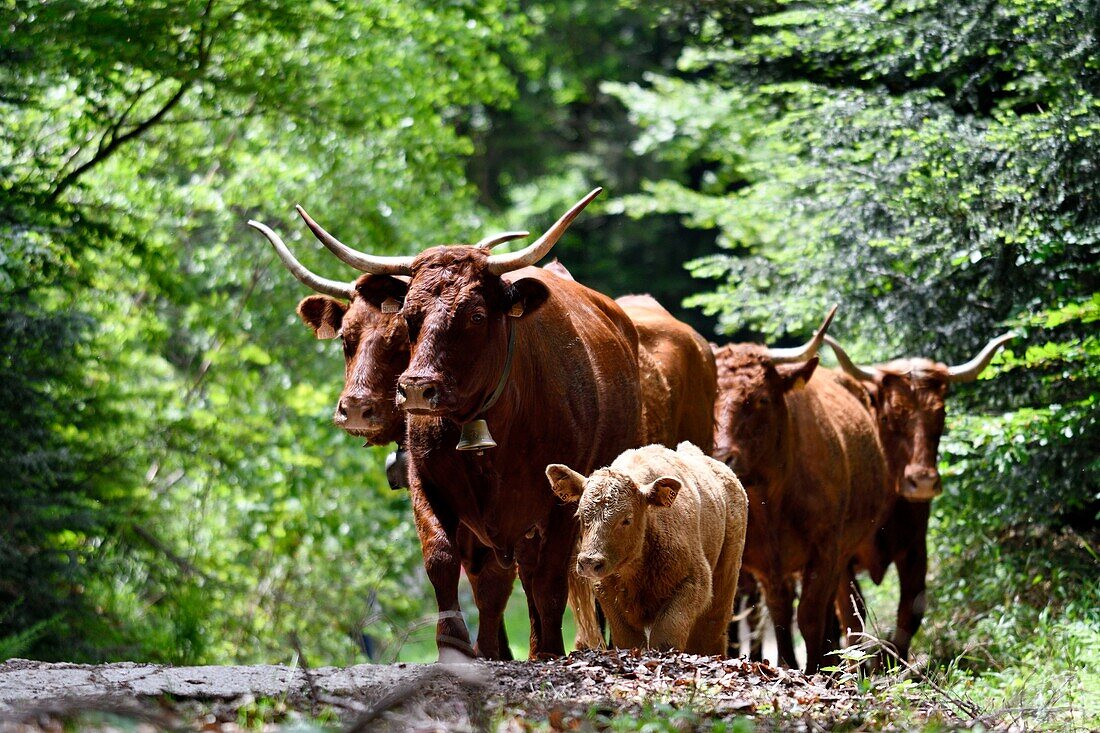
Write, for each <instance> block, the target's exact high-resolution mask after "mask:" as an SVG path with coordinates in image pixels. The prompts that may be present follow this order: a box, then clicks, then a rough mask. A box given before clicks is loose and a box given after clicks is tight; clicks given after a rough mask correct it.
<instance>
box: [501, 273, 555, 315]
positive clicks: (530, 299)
mask: <svg viewBox="0 0 1100 733" xmlns="http://www.w3.org/2000/svg"><path fill="white" fill-rule="evenodd" d="M506 297H507V298H508V315H510V316H511V317H512V318H523V317H524V316H529V315H531V314H532V313H534V312H535V311H537V310H538V309H539V306H541V305H542V304H543V303H545V302H546V299H547V298H549V297H550V291H549V290H547V288H546V286H545V285H543V284H542V283H541V282H539V281H538V280H536V279H534V278H531V277H525V278H523V279H521V280H516V281H515V282H514V283H512V285H511V286H510V287H509V288H508V290H507V292H506Z"/></svg>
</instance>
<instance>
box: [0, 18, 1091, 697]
mask: <svg viewBox="0 0 1100 733" xmlns="http://www.w3.org/2000/svg"><path fill="white" fill-rule="evenodd" d="M0 8H2V9H3V14H4V21H3V23H2V24H0V115H2V117H0V421H2V423H0V512H2V515H0V528H2V532H0V658H3V657H8V656H13V655H22V656H32V657H37V658H44V659H66V660H74V661H86V660H121V659H128V660H150V661H162V662H174V663H227V662H257V661H264V662H275V661H284V660H289V659H291V658H292V657H293V655H294V654H295V653H296V652H295V650H294V649H293V648H292V645H291V643H290V641H289V640H290V639H291V638H292V637H295V638H297V639H299V640H300V647H301V652H302V653H303V654H305V655H306V657H307V658H308V660H309V661H310V663H311V664H346V663H352V662H359V661H365V660H366V659H368V655H367V652H368V651H370V652H371V653H372V654H373V655H374V658H375V659H379V660H383V661H385V660H387V659H392V658H395V656H396V655H398V654H400V655H401V656H402V658H405V659H423V658H431V656H432V651H431V646H430V636H431V634H430V630H429V629H428V627H426V626H424V625H423V624H425V623H427V624H430V619H431V613H432V610H433V608H432V606H433V604H432V602H431V601H430V593H429V592H428V584H427V582H426V581H425V579H424V578H423V576H422V572H421V570H420V565H419V548H418V545H417V540H416V535H415V532H414V531H413V530H412V527H411V521H410V512H409V507H408V501H407V498H406V496H405V494H404V493H403V492H393V491H390V490H389V489H388V488H386V485H385V481H384V477H383V474H382V461H383V456H384V454H385V453H386V450H385V449H368V448H361V447H359V444H358V442H357V441H356V440H355V439H353V438H350V437H348V436H346V435H344V434H343V433H342V432H340V431H339V430H337V429H336V428H335V427H333V426H332V425H331V424H330V422H329V416H330V413H331V410H332V406H333V405H334V403H335V399H336V396H337V394H338V393H339V389H340V386H341V375H342V372H341V367H340V360H341V357H340V353H339V347H338V346H336V345H334V344H333V343H332V342H317V341H314V340H312V338H311V336H310V334H309V332H308V331H307V330H306V329H305V328H304V327H303V326H301V324H299V323H298V322H297V318H296V317H295V315H294V312H293V311H294V306H295V304H296V302H297V300H298V299H299V298H300V297H302V296H303V295H304V294H305V292H304V290H303V288H301V287H300V286H299V284H298V283H297V282H296V281H294V279H293V278H292V277H290V276H289V274H288V273H286V272H285V271H284V270H283V269H282V267H281V265H280V264H279V263H278V261H277V260H276V259H275V258H274V256H273V254H272V253H271V251H270V249H269V248H268V246H267V245H266V243H265V242H263V240H262V239H261V238H259V237H258V236H257V235H256V234H255V232H252V231H251V230H248V229H247V228H246V226H245V221H247V220H248V219H249V218H255V219H259V220H261V221H265V222H267V223H268V224H270V225H272V226H274V227H275V228H276V229H277V230H279V231H280V232H281V233H282V234H283V236H284V238H286V239H287V241H288V243H289V244H290V245H291V246H292V248H293V249H294V250H295V251H296V252H297V253H298V255H299V256H300V257H301V258H302V259H303V261H305V263H306V264H307V265H308V266H310V267H311V268H312V269H314V270H315V271H317V272H319V273H321V274H325V275H327V276H329V277H336V278H347V279H350V278H351V276H352V273H351V272H348V271H346V270H345V269H344V267H343V266H342V265H340V263H338V262H336V261H335V260H334V259H333V258H331V257H330V256H327V253H324V252H321V251H319V249H320V248H319V247H318V246H317V245H316V244H315V242H313V240H312V239H311V238H310V237H309V236H307V235H306V231H305V228H304V226H302V225H301V223H300V222H299V221H297V220H296V218H295V217H294V216H293V209H292V207H293V205H294V204H295V203H298V202H301V203H302V204H303V205H305V206H306V207H307V208H308V209H309V210H310V211H311V212H312V213H313V214H314V215H315V216H316V217H317V218H318V219H319V220H320V221H321V222H322V223H323V224H324V225H325V226H326V227H327V228H328V229H329V230H330V231H333V232H334V233H336V234H337V236H339V237H341V238H342V239H344V240H345V241H347V242H349V243H351V244H355V245H358V246H360V247H361V248H365V249H370V250H372V251H375V252H380V253H398V252H402V253H411V252H416V251H419V250H420V249H422V248H424V247H427V246H430V245H433V244H438V243H443V242H454V241H472V240H474V239H476V238H478V237H480V236H481V235H483V234H485V233H486V232H487V231H490V230H499V229H503V228H518V227H522V228H527V229H531V230H536V229H539V228H540V227H544V226H546V225H547V224H549V223H550V221H552V220H553V219H554V218H555V217H556V215H557V214H558V213H559V212H560V211H561V210H562V209H563V208H564V207H565V206H567V205H568V204H569V203H571V202H572V201H574V200H575V199H576V198H577V197H578V196H579V195H580V194H582V193H583V192H584V191H586V190H588V189H589V188H590V187H592V186H594V185H602V186H604V187H605V188H606V189H607V194H606V195H605V196H606V197H605V198H604V199H603V200H602V201H599V202H597V204H596V205H594V206H593V207H592V208H591V209H590V210H589V212H587V213H586V214H585V216H584V217H582V218H581V220H580V221H579V222H578V223H577V224H576V225H575V226H574V227H573V229H572V230H571V232H570V234H569V235H568V236H567V237H566V239H565V240H564V241H563V242H562V243H561V244H560V245H559V246H558V247H557V248H556V254H557V256H558V257H559V258H561V260H562V261H563V262H564V263H565V264H566V266H567V267H569V268H570V269H571V270H572V271H573V273H574V275H575V276H576V277H577V278H578V279H579V280H581V281H583V282H585V283H586V284H589V285H591V286H592V287H595V288H597V289H599V290H601V291H603V292H605V293H608V294H610V295H613V296H618V295H622V294H625V293H628V292H650V293H653V294H654V295H655V296H657V297H658V298H659V299H661V300H662V301H663V302H664V303H665V304H666V305H667V306H669V307H670V308H672V309H673V310H674V311H675V312H676V313H677V314H678V315H680V316H681V317H682V318H684V319H685V320H687V321H689V322H691V323H692V324H693V325H694V326H696V327H697V328H698V329H700V331H702V332H703V333H704V334H705V335H706V336H707V337H708V338H712V339H715V340H726V341H728V340H749V339H755V340H768V341H769V342H771V343H775V344H786V343H791V342H793V341H796V340H799V339H800V338H802V337H804V336H805V335H806V334H807V333H808V332H809V330H810V329H811V328H812V327H813V325H814V324H816V323H817V322H818V321H819V320H820V318H821V316H822V314H823V312H824V310H825V309H826V307H827V306H828V304H831V303H832V302H834V301H838V302H840V303H841V304H842V309H841V312H840V316H839V317H838V320H837V322H836V324H835V325H834V326H833V329H832V332H833V333H834V335H836V336H837V337H838V338H840V339H841V340H842V341H843V342H844V343H845V344H846V345H847V346H848V347H849V349H850V352H851V353H852V354H853V356H855V357H857V358H858V359H860V360H862V361H864V362H880V361H885V360H887V359H889V358H893V357H895V356H900V355H922V356H928V357H932V358H935V359H937V360H941V361H946V362H949V363H958V362H961V361H964V360H966V359H967V358H969V357H970V356H971V355H972V354H973V353H974V352H975V351H976V350H977V349H978V348H979V347H980V346H981V345H982V344H984V343H985V342H986V341H987V340H988V339H989V338H991V337H992V336H994V335H996V334H998V333H1001V332H1003V331H1005V330H1006V329H1014V330H1015V331H1016V332H1017V333H1018V334H1020V337H1019V338H1018V339H1017V340H1016V341H1015V342H1013V343H1012V344H1011V345H1010V347H1009V349H1008V350H1007V351H1006V352H1004V353H1003V354H1002V355H1000V356H998V357H997V358H996V359H995V361H994V363H993V364H994V366H993V368H992V369H990V370H989V371H987V372H986V374H985V375H983V379H982V380H980V381H979V382H978V383H976V384H974V385H970V386H966V387H960V388H959V389H957V390H956V391H955V393H953V394H952V396H951V398H950V401H949V406H948V412H949V420H948V430H947V436H946V438H945V440H944V444H943V449H942V456H941V457H942V459H943V464H944V465H943V469H944V472H945V479H946V480H945V483H946V493H945V495H944V496H943V497H941V498H940V499H938V500H937V501H936V504H935V512H934V520H933V527H932V534H931V537H930V546H931V556H932V562H933V568H932V571H931V575H932V577H931V580H930V587H931V597H930V613H929V617H928V619H927V620H926V623H925V626H924V628H923V630H922V632H921V634H920V635H919V636H918V639H917V645H916V651H917V653H918V654H921V655H923V656H924V657H926V658H927V659H928V660H929V661H930V663H931V664H932V665H934V666H936V667H937V668H939V669H943V670H946V671H947V672H949V673H950V674H953V675H954V677H952V679H953V680H954V681H955V682H957V683H958V684H959V685H962V686H969V687H968V688H967V689H981V690H985V691H986V693H987V694H1000V695H1003V696H1005V698H1006V699H1008V697H1010V696H1011V695H1017V694H1020V695H1025V694H1026V695H1030V696H1031V697H1029V698H1028V699H1033V698H1035V697H1036V696H1039V697H1043V696H1045V697H1043V699H1045V700H1048V701H1049V700H1051V699H1056V698H1057V695H1058V694H1060V693H1058V692H1057V691H1058V690H1060V689H1067V688H1066V685H1063V684H1062V680H1063V677H1064V676H1065V675H1070V676H1071V679H1072V681H1073V682H1072V685H1070V686H1069V689H1072V690H1078V689H1088V690H1091V691H1092V692H1093V693H1094V694H1093V695H1092V699H1093V700H1096V699H1100V671H1098V667H1100V660H1098V655H1097V652H1096V651H1095V650H1096V649H1098V648H1100V633H1098V631H1097V628H1098V626H1100V611H1098V608H1100V587H1098V586H1100V581H1098V578H1100V572H1098V571H1100V562H1098V556H1097V537H1098V532H1097V518H1098V511H1100V481H1098V475H1100V458H1098V451H1097V448H1098V446H1100V439H1098V438H1100V436H1098V430H1097V409H1096V408H1097V400H1098V395H1100V382H1098V374H1100V359H1098V356H1100V340H1098V337H1097V333H1098V332H1097V328H1096V322H1097V320H1098V319H1100V288H1098V280H1100V267H1098V264H1097V262H1098V251H1100V170H1098V168H1100V40H1098V36H1097V33H1096V29H1097V28H1098V27H1100V6H1098V4H1097V3H1095V2H1091V1H1089V0H953V1H952V2H946V1H944V0H910V1H907V2H888V1H878V2H872V3H866V2H862V1H857V0H820V1H818V0H814V1H807V2H787V1H782V0H781V1H776V0H746V1H744V2H737V3H730V2H717V1H716V0H669V1H666V2H646V3H642V2H618V3H615V2H605V1H604V0H549V1H546V2H538V1H535V0H529V1H524V2H515V1H514V0H477V1H476V2H475V1H473V0H449V1H448V2H434V1H429V0H402V1H400V2H399V1H398V0H309V1H306V2H303V1H301V0H293V1H290V0H255V1H253V2H248V3H238V2H227V1H226V0H172V1H171V2H167V1H166V0H146V1H144V2H132V3H131V2H119V1H117V0H115V1H110V0H49V1H32V0H0ZM685 265H686V269H685ZM685 299H686V302H685ZM520 601H521V598H520V597H517V598H516V599H515V600H514V601H513V603H512V604H511V606H510V609H509V613H510V614H512V615H513V616H514V617H515V618H513V621H512V622H511V623H510V631H511V632H512V639H513V643H514V644H515V645H516V650H517V652H519V653H520V655H521V656H522V655H523V653H525V650H526V632H525V630H523V629H522V625H523V621H524V620H525V619H524V617H525V613H524V609H523V604H522V603H521V602H520ZM471 605H472V604H469V603H467V604H466V606H467V607H468V608H469V607H471ZM884 623H885V625H886V626H888V625H889V619H885V620H884ZM410 639H411V640H412V641H409V640H410ZM418 639H419V640H420V641H419V642H417V640H418ZM425 639H426V640H427V644H424V643H423V642H424V640H425ZM1052 650H1058V654H1052V653H1051V652H1052ZM1090 650H1091V651H1090ZM1037 665H1038V667H1039V668H1041V669H1043V670H1044V674H1041V675H1038V676H1036V675H1034V674H1032V675H1031V681H1030V682H1028V683H1027V684H1026V685H1025V684H1023V683H1021V682H1020V680H1021V679H1023V678H1024V677H1026V676H1027V675H1025V673H1024V672H1025V671H1027V670H1030V671H1032V672H1034V670H1035V669H1036V668H1037ZM1036 677H1037V678H1038V679H1036ZM1067 684H1069V683H1067ZM1060 685H1061V686H1060ZM1021 690H1023V692H1021ZM1074 699H1076V698H1074Z"/></svg>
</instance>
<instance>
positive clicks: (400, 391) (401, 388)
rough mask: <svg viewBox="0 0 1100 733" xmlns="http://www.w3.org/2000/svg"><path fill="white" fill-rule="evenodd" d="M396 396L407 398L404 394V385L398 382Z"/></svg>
mask: <svg viewBox="0 0 1100 733" xmlns="http://www.w3.org/2000/svg"><path fill="white" fill-rule="evenodd" d="M397 394H399V395H401V396H402V397H408V395H406V394H405V385H404V384H402V383H400V382H398V383H397Z"/></svg>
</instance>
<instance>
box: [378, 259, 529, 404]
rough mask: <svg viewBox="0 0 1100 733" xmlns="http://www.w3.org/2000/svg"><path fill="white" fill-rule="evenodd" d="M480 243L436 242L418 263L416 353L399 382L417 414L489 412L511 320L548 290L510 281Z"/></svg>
mask: <svg viewBox="0 0 1100 733" xmlns="http://www.w3.org/2000/svg"><path fill="white" fill-rule="evenodd" d="M490 259H491V255H489V254H488V253H487V252H486V251H485V250H483V249H480V248H478V247H462V246H456V247H435V248H433V249H430V250H428V251H426V252H423V253H422V254H420V255H419V256H418V257H417V258H416V259H415V260H414V261H413V264H412V268H411V271H412V280H411V282H410V285H409V294H408V297H406V299H405V308H404V311H403V313H404V316H405V322H406V323H407V324H408V329H409V338H410V339H411V341H412V343H413V351H412V359H411V361H410V363H409V366H408V368H407V369H406V370H405V372H404V373H403V374H402V375H401V377H400V379H399V380H398V384H399V386H398V389H399V391H400V393H401V395H402V397H403V398H404V399H403V403H404V407H405V409H406V410H408V411H409V412H411V413H414V414H423V415H435V416H438V417H446V418H449V419H451V420H453V421H454V422H456V423H459V424H462V423H465V422H468V421H469V420H472V419H474V418H475V417H477V415H478V414H479V413H480V412H481V411H482V409H483V406H484V405H485V404H486V402H487V400H488V399H489V397H490V395H492V393H493V392H494V390H495V389H496V387H497V384H498V383H499V381H500V379H501V377H502V375H503V374H504V370H505V363H506V361H507V359H508V338H509V330H510V329H511V328H512V325H511V324H510V323H509V321H510V320H512V319H517V318H525V317H527V316H529V315H531V314H532V313H534V312H535V311H536V310H537V309H538V308H539V306H540V305H542V303H543V302H544V301H545V300H546V298H547V297H548V295H549V291H548V290H547V289H546V286H545V285H543V284H542V283H541V282H539V281H538V280H535V279H532V278H525V279H521V280H518V281H516V282H514V283H511V284H509V283H506V282H505V281H504V279H503V278H502V277H501V276H500V275H499V274H495V273H493V272H492V271H491V269H490V267H489V262H490Z"/></svg>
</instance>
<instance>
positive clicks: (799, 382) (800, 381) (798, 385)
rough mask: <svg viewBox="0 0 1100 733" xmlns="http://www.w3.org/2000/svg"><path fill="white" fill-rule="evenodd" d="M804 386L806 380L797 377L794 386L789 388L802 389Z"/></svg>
mask: <svg viewBox="0 0 1100 733" xmlns="http://www.w3.org/2000/svg"><path fill="white" fill-rule="evenodd" d="M805 386H806V380H805V379H803V378H802V377H799V378H798V380H797V381H796V382H795V383H794V386H793V387H792V388H791V389H796V390H797V389H802V388H803V387H805Z"/></svg>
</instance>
